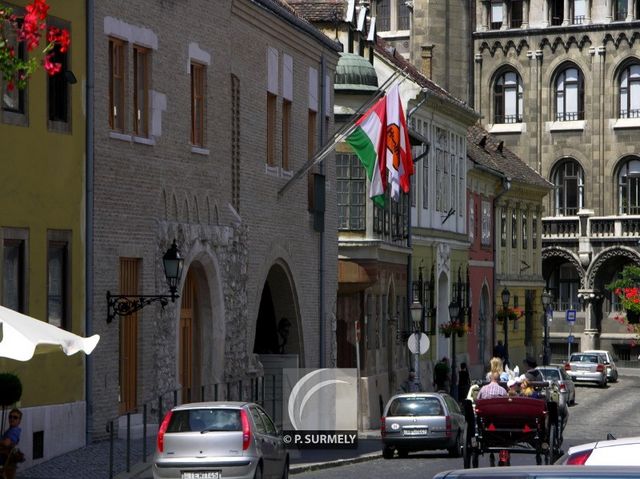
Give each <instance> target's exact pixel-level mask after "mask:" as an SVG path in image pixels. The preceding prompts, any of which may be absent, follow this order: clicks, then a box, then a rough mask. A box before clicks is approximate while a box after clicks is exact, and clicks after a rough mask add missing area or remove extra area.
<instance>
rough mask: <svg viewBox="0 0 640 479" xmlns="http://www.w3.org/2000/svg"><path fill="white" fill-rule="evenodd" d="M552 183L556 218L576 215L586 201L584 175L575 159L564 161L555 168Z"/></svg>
mask: <svg viewBox="0 0 640 479" xmlns="http://www.w3.org/2000/svg"><path fill="white" fill-rule="evenodd" d="M552 181H553V184H554V185H555V188H554V191H555V198H554V202H555V204H554V211H555V214H556V216H573V215H576V214H577V213H578V210H579V209H580V208H582V206H583V199H584V173H583V170H582V167H581V166H580V164H579V163H578V162H577V161H576V160H574V159H567V160H564V161H562V162H561V163H560V164H559V165H558V166H556V167H555V169H554V171H553V175H552Z"/></svg>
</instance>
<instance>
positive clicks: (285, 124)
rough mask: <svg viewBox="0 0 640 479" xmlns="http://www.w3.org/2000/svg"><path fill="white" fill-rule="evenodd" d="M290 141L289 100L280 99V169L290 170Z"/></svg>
mask: <svg viewBox="0 0 640 479" xmlns="http://www.w3.org/2000/svg"><path fill="white" fill-rule="evenodd" d="M290 143H291V102H290V101H289V100H283V101H282V169H283V170H284V171H290V170H291V165H290V164H289V148H290V146H291V145H290Z"/></svg>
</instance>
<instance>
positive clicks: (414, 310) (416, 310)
mask: <svg viewBox="0 0 640 479" xmlns="http://www.w3.org/2000/svg"><path fill="white" fill-rule="evenodd" d="M423 312H424V307H423V306H422V303H420V301H418V300H414V301H413V303H411V319H412V321H413V329H414V334H415V337H416V353H415V356H416V357H415V364H414V369H415V371H416V380H417V382H420V337H421V334H422V331H421V330H420V325H421V323H422V314H423Z"/></svg>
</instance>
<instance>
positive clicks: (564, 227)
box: [542, 215, 640, 239]
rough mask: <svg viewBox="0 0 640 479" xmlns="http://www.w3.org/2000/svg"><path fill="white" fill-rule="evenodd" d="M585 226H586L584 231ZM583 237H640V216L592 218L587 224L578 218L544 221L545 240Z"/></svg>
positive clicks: (543, 235)
mask: <svg viewBox="0 0 640 479" xmlns="http://www.w3.org/2000/svg"><path fill="white" fill-rule="evenodd" d="M583 219H584V218H583ZM583 225H586V230H584V231H583ZM581 236H582V237H590V238H610V239H625V238H636V237H640V215H637V216H632V215H628V216H627V215H625V216H592V217H590V218H588V219H587V221H586V222H581V221H580V218H579V217H577V216H565V217H548V218H543V219H542V237H543V238H545V239H561V238H567V239H578V238H579V237H581Z"/></svg>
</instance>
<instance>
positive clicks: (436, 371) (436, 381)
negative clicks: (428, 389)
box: [433, 356, 451, 391]
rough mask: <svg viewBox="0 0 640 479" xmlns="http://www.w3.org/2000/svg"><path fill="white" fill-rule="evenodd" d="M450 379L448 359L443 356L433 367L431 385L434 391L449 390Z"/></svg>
mask: <svg viewBox="0 0 640 479" xmlns="http://www.w3.org/2000/svg"><path fill="white" fill-rule="evenodd" d="M450 379H451V369H450V368H449V359H447V357H446V356H445V357H443V358H442V359H441V360H440V361H439V362H438V364H436V365H435V367H434V368H433V387H434V388H435V390H436V391H449V381H450Z"/></svg>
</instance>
